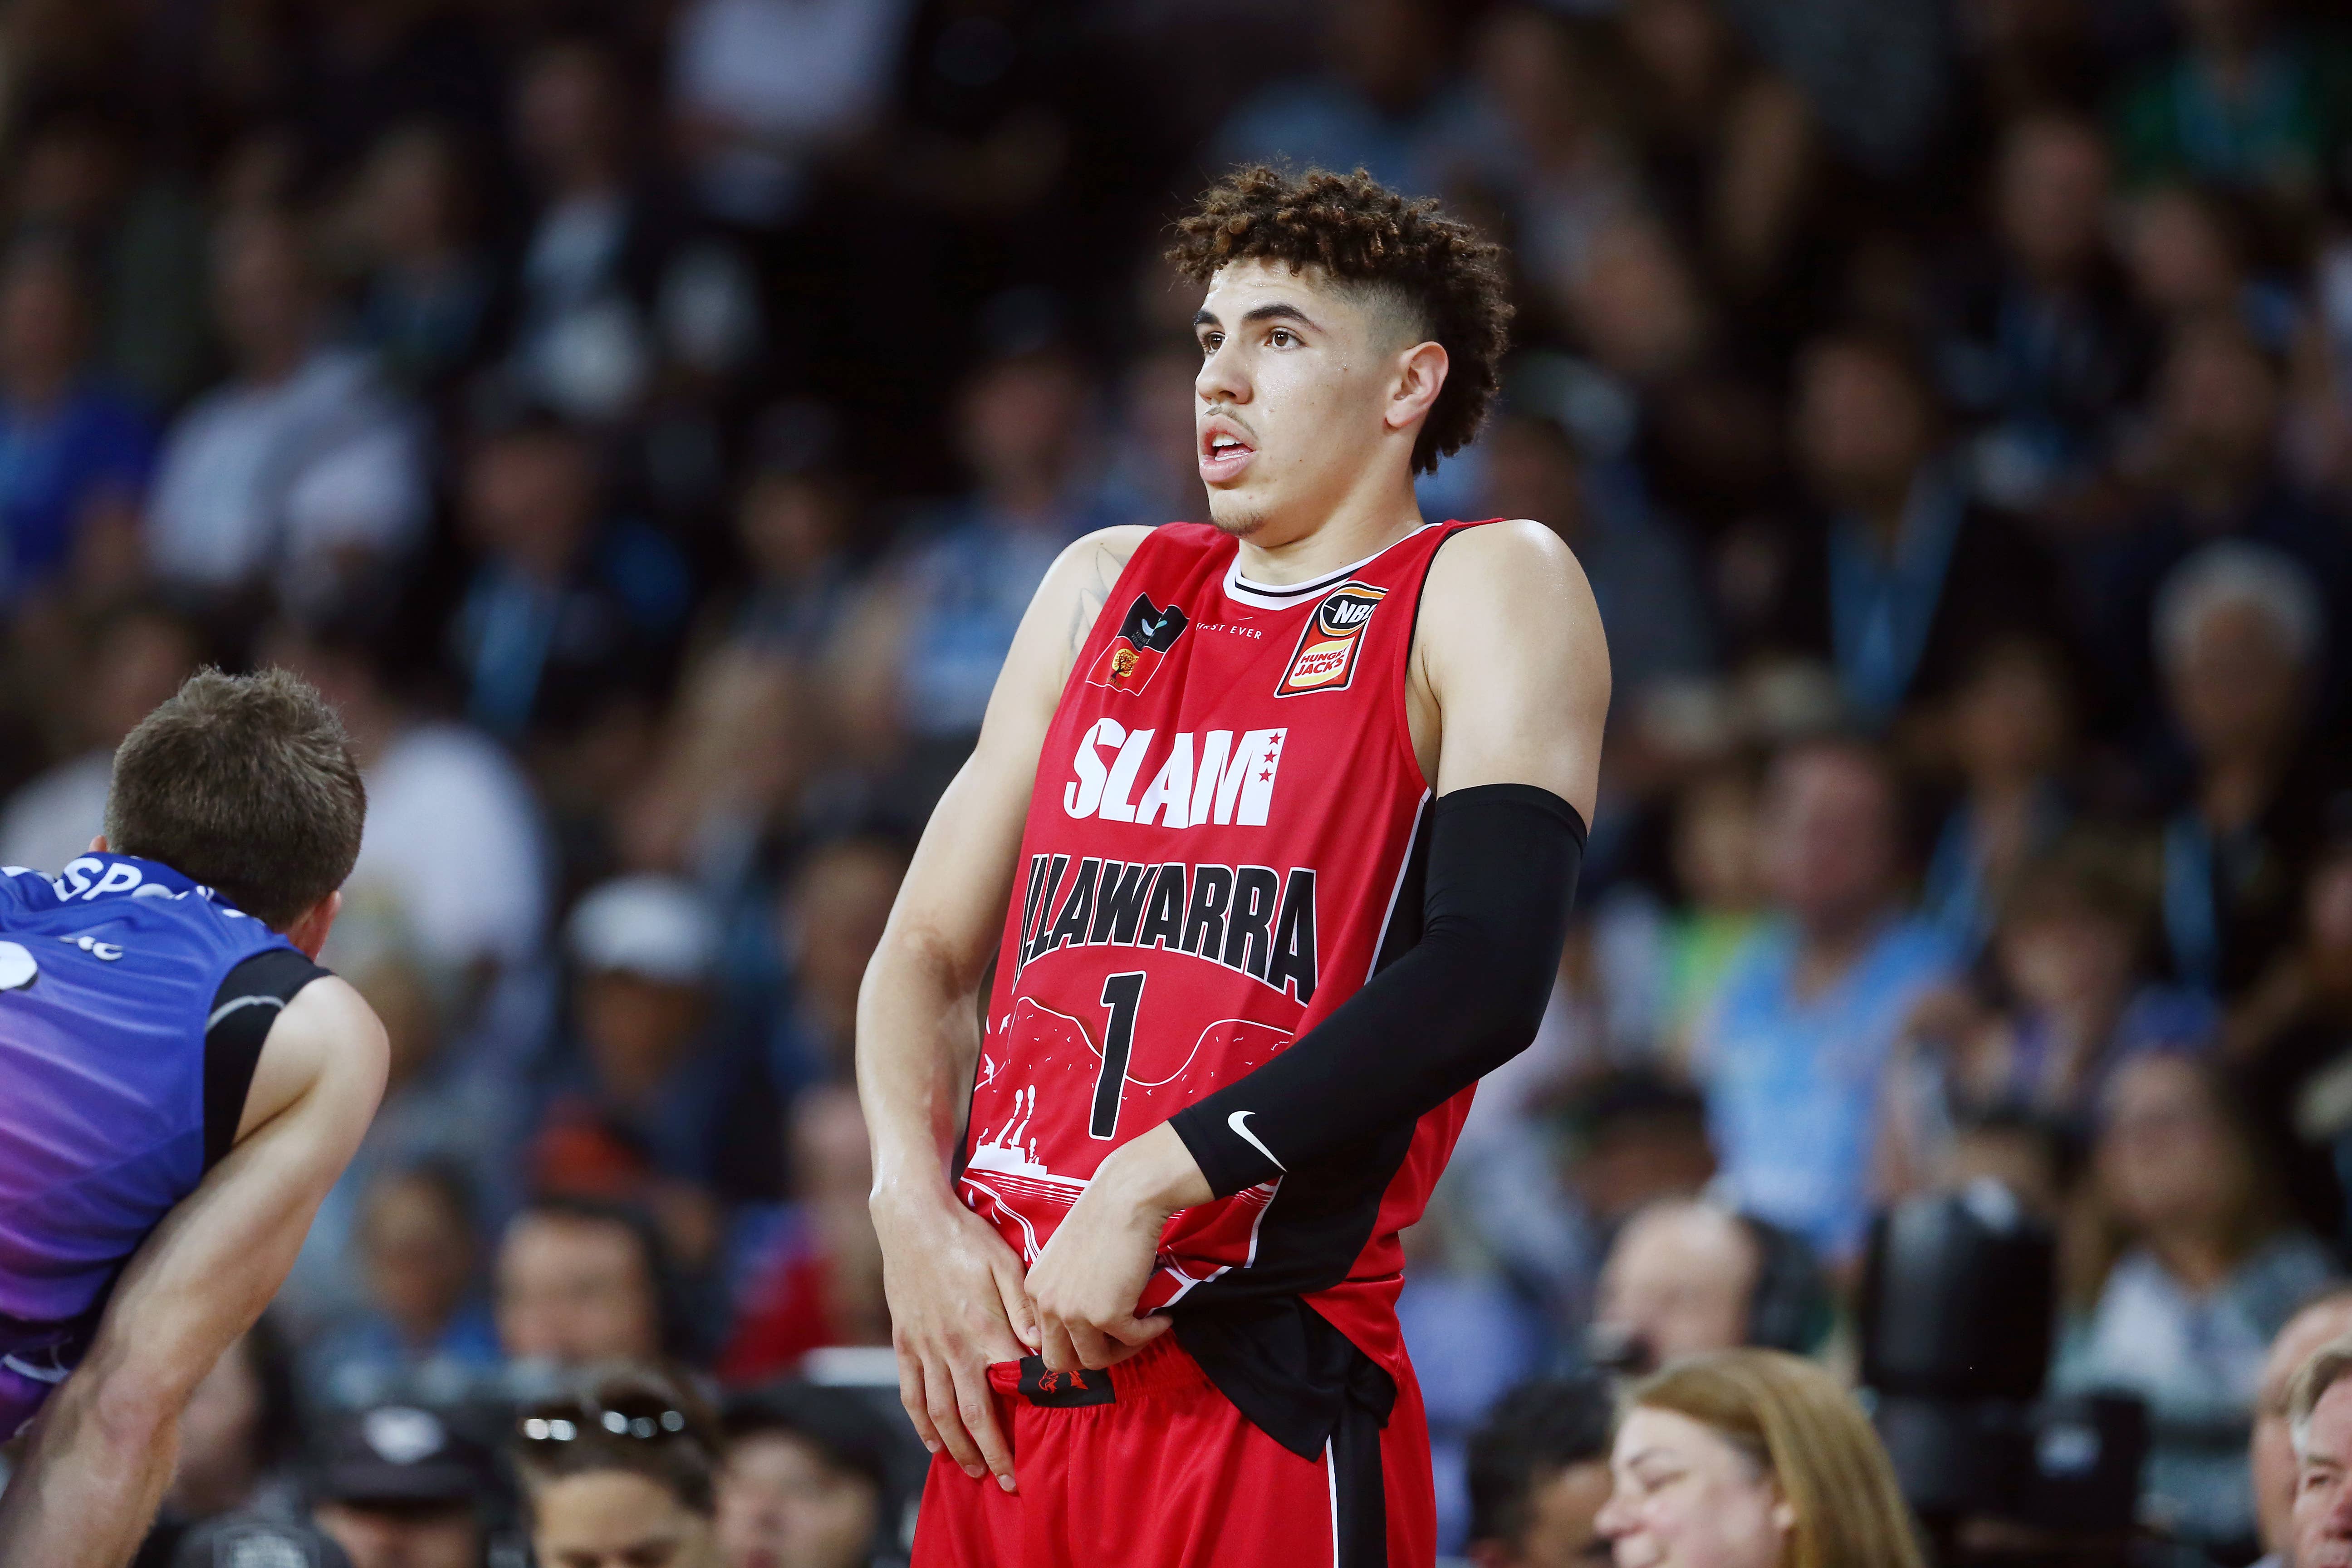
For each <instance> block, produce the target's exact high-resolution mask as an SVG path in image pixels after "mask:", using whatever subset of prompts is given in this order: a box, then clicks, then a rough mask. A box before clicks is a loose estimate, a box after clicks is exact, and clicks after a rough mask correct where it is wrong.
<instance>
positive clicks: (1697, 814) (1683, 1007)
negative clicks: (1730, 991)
mask: <svg viewBox="0 0 2352 1568" xmlns="http://www.w3.org/2000/svg"><path fill="white" fill-rule="evenodd" d="M1760 805H1761V803H1760V802H1759V799H1758V790H1757V785H1756V781H1755V778H1754V776H1753V774H1752V773H1750V772H1749V771H1748V769H1747V768H1745V767H1742V766H1739V765H1737V764H1730V765H1726V766H1723V767H1719V768H1717V769H1714V770H1712V771H1709V772H1706V773H1700V774H1698V775H1697V776H1696V777H1695V778H1693V779H1691V780H1690V782H1689V783H1687V784H1685V785H1684V787H1683V788H1682V790H1681V791H1680V792H1679V793H1678V794H1677V795H1676V796H1675V807H1674V824H1673V844H1672V848H1671V853H1672V856H1673V859H1674V876H1675V886H1676V888H1677V889H1678V890H1679V891H1680V892H1681V894H1682V896H1683V905H1682V908H1681V909H1679V910H1676V911H1675V914H1674V915H1673V916H1672V918H1671V920H1670V921H1669V923H1668V925H1667V927H1666V931H1665V942H1666V950H1665V954H1664V960H1665V976H1664V995H1663V996H1662V998H1661V1001H1662V1003H1663V1009H1662V1011H1663V1016H1662V1018H1661V1020H1660V1022H1661V1025H1662V1026H1663V1028H1664V1037H1663V1038H1662V1039H1661V1040H1660V1042H1659V1043H1660V1045H1661V1046H1662V1047H1663V1051H1664V1059H1665V1060H1666V1061H1667V1062H1669V1063H1672V1064H1675V1066H1676V1067H1677V1068H1680V1067H1683V1066H1685V1065H1686V1064H1687V1063H1688V1062H1689V1060H1690V1053H1691V1042H1692V1037H1693V1036H1694V1034H1695V1033H1696V1030H1697V1029H1698V1027H1699V1026H1700V1024H1701V1023H1702V1022H1703V1021H1704V1020H1705V1019H1706V1016H1707V1014H1708V1013H1709V1012H1711V1011H1712V1010H1713V1009H1714V1006H1715V1001H1716V998H1717V995H1719V994H1721V992H1722V989H1723V978H1724V976H1725V974H1727V973H1728V972H1729V969H1730V965H1731V961H1732V959H1733V958H1734V956H1736V955H1737V954H1738V952H1739V950H1740V948H1741V947H1742V946H1743V945H1745V944H1746V942H1748V939H1749V938H1750V937H1752V936H1754V935H1755V934H1756V931H1757V928H1758V926H1759V922H1760V921H1761V919H1762V909H1763V904H1764V899H1765V892H1764V887H1763V861H1764V856H1763V850H1762V845H1761V844H1760V843H1759V839H1758V824H1757V815H1758V812H1759V808H1760Z"/></svg>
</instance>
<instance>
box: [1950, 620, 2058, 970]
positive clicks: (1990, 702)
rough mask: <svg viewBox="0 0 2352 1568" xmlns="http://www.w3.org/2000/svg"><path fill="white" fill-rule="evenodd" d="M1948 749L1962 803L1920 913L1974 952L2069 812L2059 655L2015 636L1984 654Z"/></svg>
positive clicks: (1965, 682) (1968, 677)
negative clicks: (2018, 879) (2023, 873)
mask: <svg viewBox="0 0 2352 1568" xmlns="http://www.w3.org/2000/svg"><path fill="white" fill-rule="evenodd" d="M1945 725H1946V737H1945V750H1946V751H1947V752H1948V757H1949V761H1950V763H1951V765H1952V767H1953V768H1954V770H1955V771H1957V772H1958V774H1959V777H1960V798H1959V801H1958V804H1957V805H1954V807H1953V808H1952V811H1951V813H1950V815H1948V816H1946V817H1945V818H1944V826H1943V829H1942V831H1941V832H1940V833H1938V834H1937V838H1936V847H1935V851H1934V854H1933V856H1932V858H1930V859H1929V860H1928V862H1927V876H1926V878H1925V879H1924V886H1923V887H1922V888H1921V889H1920V895H1919V902H1920V911H1919V912H1920V914H1921V916H1922V917H1923V918H1925V919H1926V920H1927V921H1929V922H1931V923H1932V924H1934V925H1935V926H1936V928H1937V930H1938V931H1942V932H1943V933H1944V936H1945V938H1946V940H1947V941H1948V942H1950V943H1951V944H1952V948H1953V951H1955V952H1963V953H1973V952H1977V951H1978V950H1979V948H1981V947H1982V945H1983V943H1984V942H1985V939H1986V938H1987V937H1989V936H1990V935H1991V934H1992V925H1993V921H1994V919H1995V917H1996V915H1997V913H1998V911H1999V910H2000V908H2001V906H2002V902H2003V900H2004V897H2005V895H2006V893H2007V891H2008V889H2009V888H2010V887H2011V884H2012V883H2013V882H2014V880H2015V879H2016V877H2017V875H2018V873H2019V871H2020V870H2021V868H2023V867H2024V865H2025V864H2026V863H2027V862H2028V861H2030V860H2032V859H2033V858H2036V857H2037V856H2039V855H2040V854H2042V852H2043V851H2045V850H2047V849H2048V848H2049V847H2051V846H2052V845H2053V843H2054V842H2056V840H2057V837H2058V836H2059V834H2060V833H2061V832H2062V831H2063V829H2064V828H2065V826H2066V824H2067V821H2068V820H2069V818H2070V817H2071V816H2072V815H2073V810H2072V805H2073V803H2072V801H2071V800H2070V798H2069V796H2068V792H2067V787H2066V779H2065V769H2066V763H2067V762H2068V761H2069V752H2071V750H2072V749H2073V742H2074V702H2073V699H2072V693H2071V691H2070V690H2069V689H2068V682H2067V671H2066V668H2065V667H2064V660H2063V657H2062V656H2061V655H2060V653H2059V651H2058V650H2057V649H2056V648H2054V647H2051V646H2049V645H2048V644H2046V643H2037V642H2034V641H2032V640H2030V639H2025V638H2009V639H2004V640H2001V641H1999V642H1995V643H1991V644H1990V645H1988V646H1986V647H1981V648H1979V650H1978V652H1977V655H1976V657H1975V658H1972V659H1971V660H1970V661H1969V667H1968V670H1967V673H1966V674H1965V675H1963V676H1962V677H1961V679H1960V680H1959V682H1958V686H1957V687H1956V688H1955V689H1954V690H1953V692H1952V696H1951V700H1950V702H1949V703H1948V705H1947V707H1946V714H1945Z"/></svg>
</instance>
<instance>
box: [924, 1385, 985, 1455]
mask: <svg viewBox="0 0 2352 1568" xmlns="http://www.w3.org/2000/svg"><path fill="white" fill-rule="evenodd" d="M923 1407H924V1408H925V1409H927V1410H929V1412H930V1413H931V1428H932V1430H934V1431H936V1432H937V1433H938V1434H939V1435H940V1442H942V1443H944V1444H946V1445H947V1450H948V1455H949V1457H950V1458H952V1459H954V1460H955V1462H956V1463H957V1464H959V1465H961V1466H962V1467H963V1473H964V1474H965V1475H968V1476H971V1478H973V1479H979V1478H980V1477H982V1476H984V1475H986V1474H987V1473H988V1467H987V1466H986V1465H985V1464H984V1463H983V1462H982V1459H981V1457H980V1446H979V1445H978V1444H976V1443H974V1442H973V1441H972V1440H971V1433H970V1432H968V1431H967V1430H965V1428H964V1424H963V1412H962V1410H961V1407H960V1401H959V1400H958V1399H957V1397H956V1380H955V1373H954V1371H953V1370H952V1369H951V1368H950V1366H949V1365H948V1363H947V1362H946V1361H945V1360H944V1359H942V1358H940V1357H935V1356H927V1357H925V1358H924V1360H923Z"/></svg>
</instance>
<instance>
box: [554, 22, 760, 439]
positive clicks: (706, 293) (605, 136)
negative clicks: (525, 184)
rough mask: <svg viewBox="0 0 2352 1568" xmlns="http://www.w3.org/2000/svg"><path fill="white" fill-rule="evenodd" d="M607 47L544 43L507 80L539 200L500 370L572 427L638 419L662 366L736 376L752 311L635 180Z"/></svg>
mask: <svg viewBox="0 0 2352 1568" xmlns="http://www.w3.org/2000/svg"><path fill="white" fill-rule="evenodd" d="M633 107H634V106H632V105H631V104H630V103H629V102H628V101H627V96H626V93H625V90H624V79H623V74H622V67H621V63H620V61H619V60H618V59H617V58H615V56H614V48H613V47H612V46H611V45H610V44H608V43H606V42H604V41H603V40H600V39H597V38H594V37H587V36H584V35H577V34H575V35H570V36H563V37H554V38H551V39H550V40H548V41H546V42H544V43H542V44H541V45H540V46H539V47H537V48H535V49H533V50H532V51H531V52H530V55H529V57H528V58H526V59H525V60H524V61H523V63H522V65H521V67H520V69H519V70H518V72H517V73H516V80H515V86H514V109H513V112H514V131H513V137H514V144H515V149H516V152H517V153H518V154H519V155H520V159H521V161H522V163H524V165H525V167H526V169H527V171H528V173H529V174H530V180H531V184H532V185H533V187H534V192H535V194H536V195H537V196H538V198H539V201H538V208H537V211H536V212H535V213H533V214H532V216H531V217H530V230H529V233H530V237H529V240H528V242H527V244H526V246H525V247H524V250H523V255H522V258H521V264H520V278H519V279H518V291H519V295H520V299H519V303H518V320H517V323H516V329H515V336H514V344H513V350H512V354H511V358H510V361H509V374H511V376H512V377H513V379H514V381H515V382H516V383H517V384H518V385H519V386H520V389H521V390H522V391H523V392H525V393H526V394H528V395H530V396H533V397H536V398H540V399H543V400H544V401H545V402H546V403H547V404H549V405H551V406H552V407H554V408H557V409H560V410H562V413H563V414H564V416H566V417H568V418H572V419H575V420H582V421H586V422H589V423H593V424H599V425H604V424H610V423H613V422H615V421H618V420H621V419H623V418H624V417H625V416H628V415H630V414H632V413H634V412H635V411H636V410H637V409H638V407H639V405H640V404H641V401H642V400H643V399H644V397H645V396H646V394H647V392H648V391H649V390H650V388H651V386H652V384H653V382H654V378H655V376H656V373H657V372H658V371H659V370H661V369H662V368H663V366H664V365H665V363H676V364H677V365H679V366H681V367H682V368H685V369H688V370H691V371H695V372H699V373H705V374H717V373H720V372H724V371H727V370H730V369H732V368H733V367H734V366H735V365H736V364H737V363H739V362H740V358H741V356H742V355H743V354H745V353H748V352H749V351H750V350H751V349H752V348H753V347H755V346H756V345H757V342H758V335H759V303H758V300H757V298H756V297H755V296H754V294H753V293H752V289H751V279H750V278H749V276H748V275H747V273H746V271H745V268H743V265H742V262H741V259H740V258H739V257H738V256H737V255H736V254H735V253H734V252H733V250H732V249H730V248H729V247H725V246H723V245H720V244H719V243H717V242H716V241H714V240H710V239H706V238H694V237H690V234H689V230H688V227H687V226H686V225H684V224H683V223H682V221H681V220H680V218H679V216H678V215H677V214H676V213H674V212H672V211H670V210H668V209H667V207H666V206H665V205H664V204H663V203H662V202H661V201H660V200H659V199H657V197H656V195H655V190H656V187H654V186H653V185H651V184H649V183H646V182H645V181H643V180H642V179H641V171H639V170H638V169H637V168H636V167H635V162H634V160H633V158H632V157H631V154H630V149H631V148H632V147H633V146H635V145H636V144H638V139H637V137H636V135H635V130H634V127H633V126H632V124H631V121H632V118H633Z"/></svg>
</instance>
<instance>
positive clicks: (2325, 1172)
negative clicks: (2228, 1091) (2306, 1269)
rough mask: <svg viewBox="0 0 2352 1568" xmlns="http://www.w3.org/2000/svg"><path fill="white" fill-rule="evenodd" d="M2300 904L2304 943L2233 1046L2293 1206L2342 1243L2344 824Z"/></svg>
mask: <svg viewBox="0 0 2352 1568" xmlns="http://www.w3.org/2000/svg"><path fill="white" fill-rule="evenodd" d="M2302 902H2303V908H2302V937H2301V941H2300V942H2299V943H2298V944H2297V945H2296V946H2294V947H2293V948H2291V949H2289V950H2288V951H2287V952H2285V953H2284V954H2282V955H2281V957H2280V958H2279V959H2278V961H2277V962H2276V963H2273V964H2272V966H2271V969H2270V971H2269V973H2266V974H2265V975H2264V976H2263V981H2262V984H2260V985H2258V986H2257V987H2256V988H2255V990H2254V993H2253V994H2252V995H2251V996H2249V997H2248V998H2247V1000H2246V1002H2245V1004H2244V1005H2242V1006H2241V1007H2240V1008H2239V1009H2238V1011H2237V1012H2236V1014H2235V1015H2233V1016H2231V1020H2230V1025H2229V1029H2228V1037H2229V1041H2230V1047H2231V1051H2230V1054H2231V1058H2233V1060H2234V1063H2235V1065H2236V1067H2237V1070H2238V1071H2239V1073H2240V1074H2241V1076H2242V1081H2243V1084H2244V1087H2245V1090H2246V1093H2247V1096H2248V1099H2249V1109H2250V1110H2251V1112H2252V1115H2253V1118H2254V1121H2255V1125H2256V1127H2257V1129H2258V1131H2259V1133H2260V1142H2261V1143H2262V1145H2263V1147H2264V1148H2266V1149H2269V1150H2272V1151H2274V1152H2275V1153H2276V1156H2277V1157H2278V1160H2279V1163H2280V1164H2281V1166H2282V1168H2283V1174H2284V1177H2285V1180H2286V1184H2287V1191H2288V1195H2289V1197H2290V1198H2291V1199H2292V1200H2293V1202H2294V1208H2295V1212H2296V1213H2297V1215H2300V1216H2301V1217H2302V1219H2303V1221H2304V1223H2305V1224H2306V1225H2308V1226H2311V1227H2312V1228H2313V1229H2315V1230H2316V1231H2317V1232H2319V1234H2321V1235H2323V1236H2327V1237H2333V1238H2336V1239H2337V1240H2338V1241H2339V1242H2340V1241H2341V1239H2342V1238H2343V1237H2344V1236H2345V1234H2346V1230H2345V1225H2346V1216H2345V1203H2344V1194H2343V1191H2342V1186H2341V1180H2342V1177H2341V1173H2342V1172H2343V1171H2344V1170H2345V1169H2346V1163H2345V1162H2346V1160H2347V1156H2352V1104H2347V1101H2346V1100H2345V1098H2344V1095H2343V1091H2342V1089H2341V1087H2340V1086H2341V1085H2342V1084H2343V1082H2344V1076H2343V1075H2344V1071H2345V1062H2346V1059H2347V1056H2346V1052H2347V1045H2352V842H2347V838H2346V836H2345V826H2344V825H2343V824H2340V823H2339V824H2336V832H2335V835H2334V836H2333V837H2332V838H2331V840H2330V841H2329V843H2328V844H2327V846H2326V848H2325V849H2324V850H2323V851H2322V852H2321V854H2320V855H2319V858H2318V859H2317V862H2316V863H2315V865H2313V866H2312V867H2311V868H2310V874H2309V876H2308V877H2307V878H2306V879H2305V882H2304V893H2303V900H2302Z"/></svg>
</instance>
